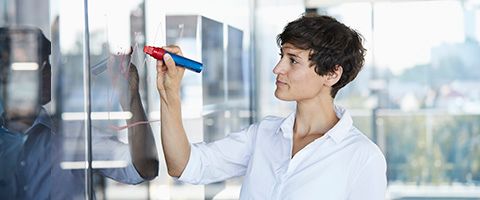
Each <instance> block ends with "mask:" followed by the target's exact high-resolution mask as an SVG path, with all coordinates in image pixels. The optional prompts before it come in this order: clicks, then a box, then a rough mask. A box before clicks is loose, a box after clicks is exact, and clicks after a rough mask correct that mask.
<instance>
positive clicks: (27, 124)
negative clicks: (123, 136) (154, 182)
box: [0, 27, 158, 200]
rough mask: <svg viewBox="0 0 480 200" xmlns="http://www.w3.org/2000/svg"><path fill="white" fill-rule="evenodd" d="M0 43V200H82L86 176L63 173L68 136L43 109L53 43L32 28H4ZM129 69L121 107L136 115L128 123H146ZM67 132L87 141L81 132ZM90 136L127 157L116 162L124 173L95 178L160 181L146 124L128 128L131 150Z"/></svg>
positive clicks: (0, 30)
mask: <svg viewBox="0 0 480 200" xmlns="http://www.w3.org/2000/svg"><path fill="white" fill-rule="evenodd" d="M0 40H2V41H1V42H0V56H1V57H0V59H1V60H0V62H1V63H0V64H1V66H0V67H1V68H0V69H1V73H0V76H1V94H0V101H1V104H0V105H1V107H0V108H1V110H0V113H1V117H0V122H1V127H0V151H1V152H0V159H1V163H0V199H5V200H9V199H16V200H22V199H84V198H85V197H84V195H85V190H86V189H85V170H84V169H63V168H62V167H61V165H60V164H61V162H62V161H64V157H65V155H64V154H63V153H64V150H65V148H64V146H62V145H63V142H64V138H63V137H64V134H65V132H63V133H62V132H61V131H59V128H58V127H56V124H55V121H54V119H52V118H51V117H50V115H49V114H48V112H47V110H46V109H45V107H44V106H45V105H46V104H47V103H49V102H50V101H51V66H50V62H49V55H50V52H51V50H50V48H51V47H50V46H51V45H50V41H49V40H48V39H47V38H46V37H45V36H44V35H43V33H42V32H41V31H40V30H39V29H37V28H30V27H15V28H13V27H4V28H0ZM129 67H130V68H129V70H130V71H129V72H130V74H129V76H128V77H129V80H126V81H128V83H129V84H128V85H129V90H130V94H131V95H129V96H125V97H123V98H126V101H122V102H125V103H122V107H123V108H130V111H131V112H132V118H131V119H129V120H128V121H129V123H134V122H136V121H146V115H145V113H144V110H143V106H142V104H141V101H140V95H139V92H138V73H137V71H136V68H135V66H133V65H131V66H129ZM79 122H80V123H82V122H81V121H79ZM82 124H83V123H82ZM67 128H68V127H67ZM63 130H66V129H65V128H63ZM66 131H69V132H72V133H78V135H83V127H82V128H79V129H73V128H72V129H68V130H66ZM69 135H72V134H69ZM92 135H93V136H92V137H93V139H92V140H93V141H92V143H93V144H95V145H108V147H109V149H110V150H111V151H113V152H121V153H119V154H120V155H121V156H123V157H120V158H116V159H123V160H127V161H128V164H127V166H126V167H124V168H110V169H94V173H98V174H101V175H103V176H106V177H109V178H112V179H114V180H116V181H119V182H122V183H127V184H138V183H141V182H143V181H144V180H151V179H153V178H155V177H156V176H157V174H158V158H157V153H156V152H157V151H156V147H155V143H154V139H153V134H152V131H151V127H150V126H149V125H148V124H144V125H139V126H135V127H131V128H129V130H128V138H129V144H128V145H127V144H124V143H121V142H119V141H117V140H114V139H110V138H101V137H95V133H92ZM78 141H80V142H78ZM77 142H78V143H81V142H83V140H77ZM93 148H94V149H95V146H93ZM97 153H98V152H96V151H93V160H96V159H108V158H102V156H103V155H97Z"/></svg>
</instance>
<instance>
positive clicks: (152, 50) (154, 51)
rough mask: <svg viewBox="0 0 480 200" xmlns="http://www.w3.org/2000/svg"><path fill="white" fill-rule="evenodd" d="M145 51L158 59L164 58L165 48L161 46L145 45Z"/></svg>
mask: <svg viewBox="0 0 480 200" xmlns="http://www.w3.org/2000/svg"><path fill="white" fill-rule="evenodd" d="M143 52H145V53H146V54H148V55H150V56H152V57H154V58H156V59H158V60H163V55H165V50H164V49H162V48H159V47H152V46H145V47H143Z"/></svg>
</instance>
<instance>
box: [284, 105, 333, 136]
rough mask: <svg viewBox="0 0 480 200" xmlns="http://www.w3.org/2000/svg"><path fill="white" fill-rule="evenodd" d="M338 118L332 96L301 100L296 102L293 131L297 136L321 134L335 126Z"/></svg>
mask: <svg viewBox="0 0 480 200" xmlns="http://www.w3.org/2000/svg"><path fill="white" fill-rule="evenodd" d="M338 120H339V119H338V117H337V115H336V114H335V109H334V104H333V98H332V97H330V96H323V97H318V98H313V99H308V100H302V101H298V102H297V108H296V114H295V125H294V127H293V131H294V134H295V135H296V136H299V137H305V136H308V135H311V134H319V135H323V134H325V133H326V132H327V131H328V130H330V129H331V128H332V127H333V126H335V124H336V123H337V122H338Z"/></svg>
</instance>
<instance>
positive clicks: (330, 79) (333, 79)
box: [325, 65, 343, 87]
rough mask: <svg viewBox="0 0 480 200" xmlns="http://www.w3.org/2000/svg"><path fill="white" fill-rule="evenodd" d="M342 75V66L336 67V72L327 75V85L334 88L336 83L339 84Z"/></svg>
mask: <svg viewBox="0 0 480 200" xmlns="http://www.w3.org/2000/svg"><path fill="white" fill-rule="evenodd" d="M342 73H343V67H342V66H340V65H335V69H334V71H333V72H330V73H328V74H327V80H326V82H325V84H326V85H328V86H330V87H332V86H333V85H335V83H337V82H338V80H340V78H341V77H342Z"/></svg>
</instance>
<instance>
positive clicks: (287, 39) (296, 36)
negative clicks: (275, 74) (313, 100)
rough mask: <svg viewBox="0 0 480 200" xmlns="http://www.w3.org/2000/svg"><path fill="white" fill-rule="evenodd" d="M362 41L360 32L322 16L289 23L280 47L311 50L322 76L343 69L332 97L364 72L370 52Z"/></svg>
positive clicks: (317, 71)
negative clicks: (364, 65)
mask: <svg viewBox="0 0 480 200" xmlns="http://www.w3.org/2000/svg"><path fill="white" fill-rule="evenodd" d="M362 40H363V38H362V36H361V35H360V34H359V33H358V32H356V31H355V30H353V29H351V28H349V27H347V26H345V25H344V24H342V23H340V22H338V21H337V20H336V19H334V18H333V17H330V16H325V15H318V14H304V15H302V16H301V17H300V18H298V19H296V20H295V21H292V22H290V23H288V24H287V26H286V27H285V28H284V29H283V32H282V33H280V34H279V35H278V36H277V44H278V45H279V46H282V45H283V44H285V43H290V44H292V45H293V46H295V47H297V48H299V49H303V50H311V52H310V56H309V60H311V61H312V66H314V65H315V72H316V73H317V74H318V75H321V76H323V75H326V74H328V73H331V72H334V71H335V69H336V68H337V66H342V68H343V73H342V76H341V78H340V80H338V82H337V83H336V84H335V85H333V86H332V91H331V93H330V95H331V96H332V97H335V95H336V94H337V92H338V90H340V89H341V88H342V87H344V86H345V85H347V84H348V83H349V82H351V81H352V80H353V79H355V77H356V76H357V74H358V72H359V71H360V70H361V69H362V67H363V64H364V61H365V58H364V57H365V51H366V49H365V48H364V47H363V45H362Z"/></svg>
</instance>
